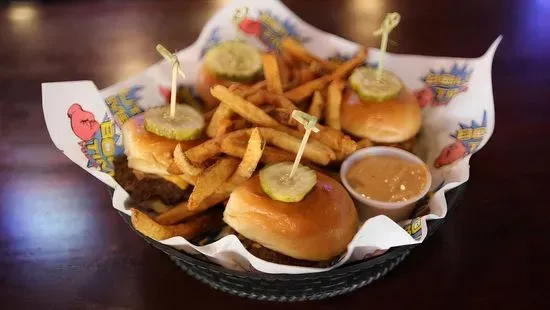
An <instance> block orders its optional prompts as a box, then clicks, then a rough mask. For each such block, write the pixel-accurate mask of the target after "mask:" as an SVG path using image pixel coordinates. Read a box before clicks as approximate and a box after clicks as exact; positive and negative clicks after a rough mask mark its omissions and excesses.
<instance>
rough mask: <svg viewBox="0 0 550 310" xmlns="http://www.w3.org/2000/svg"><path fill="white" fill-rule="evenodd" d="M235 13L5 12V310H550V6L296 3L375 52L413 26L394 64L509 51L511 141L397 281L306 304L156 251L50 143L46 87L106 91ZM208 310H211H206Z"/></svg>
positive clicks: (168, 7)
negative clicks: (196, 275)
mask: <svg viewBox="0 0 550 310" xmlns="http://www.w3.org/2000/svg"><path fill="white" fill-rule="evenodd" d="M225 2H226V1H177V2H176V1H170V2H165V1H137V2H126V1H125V2H116V1H89V2H78V3H76V4H71V3H68V2H65V1H63V2H55V3H49V4H34V5H33V4H31V5H21V4H12V5H4V6H3V7H2V8H0V107H1V110H0V111H1V112H0V121H1V122H0V136H1V137H2V140H1V142H0V305H2V306H0V307H1V308H2V309H163V308H174V307H179V308H185V309H197V308H199V307H201V308H204V309H208V308H211V307H212V306H217V309H232V308H239V309H258V308H261V309H266V310H267V309H277V308H283V307H284V308H285V309H306V308H308V309H309V308H319V309H333V308H365V307H372V306H376V307H377V308H378V307H380V308H382V309H384V308H385V309H396V308H411V309H421V307H422V308H426V309H435V308H448V307H449V306H450V307H451V308H460V309H473V308H484V309H499V308H506V309H508V308H516V309H526V308H529V307H531V306H533V307H535V306H536V307H535V308H539V307H541V306H542V305H543V304H544V303H546V306H548V303H549V302H548V297H547V296H548V295H546V297H545V295H544V293H547V292H548V290H549V289H550V286H549V285H548V283H549V282H550V281H548V277H549V276H550V273H549V270H550V269H549V267H548V258H549V256H548V242H549V237H550V233H549V229H548V218H549V217H550V211H549V210H550V209H549V208H548V202H547V201H548V200H547V199H548V196H547V191H548V187H547V184H548V175H550V165H549V164H548V154H549V153H550V147H549V145H550V144H549V143H548V142H546V143H544V141H548V139H549V138H548V137H549V136H550V87H549V86H550V52H549V51H550V18H549V16H550V3H549V2H548V1H542V0H539V1H534V0H533V1H520V0H518V1H508V0H493V1H489V0H486V1H477V0H468V1H438V0H433V1H397V0H393V1H382V0H356V1H352V0H349V1H336V0H334V1H332V0H326V1H298V0H294V1H285V2H286V4H287V5H288V6H289V7H290V8H291V9H292V10H294V11H295V12H296V13H297V14H298V15H299V16H300V17H302V18H303V19H304V20H305V21H307V22H309V23H311V24H312V25H314V26H316V27H318V28H320V29H323V30H326V31H329V32H332V33H335V34H337V35H340V36H343V37H345V38H348V39H350V40H353V41H356V42H359V43H362V44H365V45H367V46H374V45H376V42H377V39H375V38H373V37H372V36H371V32H372V31H373V30H374V29H375V27H376V25H377V24H378V23H379V22H380V20H381V18H382V16H383V15H384V14H385V13H386V12H389V11H398V12H400V13H401V14H402V15H403V19H402V22H401V24H400V26H399V27H398V28H397V29H396V30H395V31H394V33H393V39H394V40H395V41H397V42H399V45H397V46H392V49H393V51H395V52H398V53H407V54H425V55H441V56H458V57H477V56H479V55H481V54H482V53H483V52H484V51H485V50H486V48H487V47H488V46H489V44H490V43H491V42H492V41H493V40H494V39H495V38H496V37H497V36H498V35H499V34H501V33H502V34H504V40H503V41H502V44H501V46H500V48H499V49H498V51H497V53H496V56H495V60H494V65H493V81H494V86H493V88H494V98H495V108H496V115H497V116H496V119H497V126H496V130H495V132H494V135H493V137H492V138H491V140H490V142H489V143H488V144H487V146H486V147H485V148H484V149H483V150H481V151H480V152H479V153H477V154H476V155H475V156H474V157H473V159H472V161H471V175H470V181H469V182H468V187H467V191H466V193H465V196H464V198H463V200H462V202H461V204H460V205H459V206H458V207H457V209H456V212H454V214H452V216H451V217H450V218H449V219H448V221H447V223H446V224H445V225H444V226H443V228H442V229H441V230H440V231H438V233H437V234H436V235H435V236H434V237H433V238H432V239H431V240H428V241H427V242H426V243H425V244H423V245H422V246H421V247H418V248H417V249H415V250H414V251H413V253H412V254H411V255H410V256H409V258H408V259H406V260H405V261H404V262H403V263H402V264H401V265H400V266H398V267H397V268H396V269H395V270H394V271H393V272H391V273H390V274H389V275H388V276H387V277H385V278H384V279H382V280H380V281H376V282H375V283H373V284H372V285H370V286H368V287H365V288H363V289H360V290H358V291H356V292H354V293H351V294H348V295H345V296H340V297H336V298H333V299H330V300H326V301H319V302H307V303H298V304H277V303H268V302H254V301H250V300H246V299H241V298H238V297H234V296H230V295H227V294H225V293H221V292H218V291H215V290H213V289H210V288H209V287H207V286H206V285H204V284H202V283H199V282H198V281H196V280H194V279H193V278H191V277H189V276H187V275H186V274H185V273H184V272H182V271H180V270H179V269H178V268H177V267H176V266H175V265H174V264H173V263H172V262H171V261H170V260H169V259H168V257H167V256H166V255H164V254H163V253H161V252H159V251H158V250H156V249H154V248H152V247H151V246H149V245H147V244H146V243H145V242H144V241H143V240H142V239H141V238H140V237H138V236H137V235H136V234H134V233H133V232H132V231H131V230H130V229H129V228H128V227H127V226H126V224H124V223H123V221H122V219H121V218H120V217H119V215H118V214H117V213H116V212H114V210H113V209H112V208H111V206H110V197H109V194H108V193H107V191H106V187H105V185H103V184H102V183H100V182H99V181H97V180H96V179H94V178H93V177H92V176H91V175H89V174H87V173H86V172H84V171H83V170H81V169H80V168H78V167H76V166H75V165H74V164H72V162H70V161H69V160H68V159H67V158H65V157H64V155H63V154H62V153H61V152H59V151H58V150H57V149H56V148H55V147H54V145H53V144H52V142H51V140H50V138H49V136H48V133H47V131H46V127H45V123H44V119H43V115H42V107H41V90H40V83H42V82H48V81H61V80H77V79H90V80H93V81H94V82H95V83H96V84H97V86H98V87H99V88H103V87H105V86H108V85H110V84H112V83H115V82H117V81H121V80H124V79H125V78H127V77H130V76H132V75H134V74H136V73H139V72H140V71H142V70H143V69H145V68H146V67H148V66H149V65H150V64H152V63H153V62H155V61H157V60H158V55H157V54H156V52H155V50H154V48H153V47H154V45H155V44H156V43H157V42H163V43H165V44H166V46H172V47H179V48H183V47H185V46H187V45H189V44H190V43H192V42H193V41H194V40H195V38H196V37H197V36H198V34H199V32H200V30H201V28H202V26H203V24H204V23H205V22H206V21H207V20H208V18H209V17H210V16H211V15H212V14H213V13H214V12H215V11H216V10H217V9H218V8H220V7H221V6H222V5H223V4H224V3H225ZM195 307H197V308H195Z"/></svg>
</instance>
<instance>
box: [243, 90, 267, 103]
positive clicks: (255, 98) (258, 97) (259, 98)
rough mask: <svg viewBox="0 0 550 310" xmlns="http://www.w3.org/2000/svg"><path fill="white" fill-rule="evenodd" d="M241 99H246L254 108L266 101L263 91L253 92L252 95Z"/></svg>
mask: <svg viewBox="0 0 550 310" xmlns="http://www.w3.org/2000/svg"><path fill="white" fill-rule="evenodd" d="M243 98H246V100H247V101H248V102H250V103H252V104H253V105H255V106H259V105H262V104H264V103H265V101H266V98H265V91H263V90H259V91H257V92H255V93H254V94H252V95H250V96H248V97H243Z"/></svg>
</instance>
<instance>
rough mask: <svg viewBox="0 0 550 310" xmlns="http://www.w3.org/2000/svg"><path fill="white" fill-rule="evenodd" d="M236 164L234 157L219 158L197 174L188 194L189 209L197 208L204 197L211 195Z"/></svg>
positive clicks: (229, 174) (230, 173)
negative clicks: (191, 190)
mask: <svg viewBox="0 0 550 310" xmlns="http://www.w3.org/2000/svg"><path fill="white" fill-rule="evenodd" d="M238 164H239V162H238V161H237V159H235V158H231V157H224V158H220V159H219V160H218V161H217V162H216V163H215V164H214V165H212V166H210V167H208V168H207V169H206V170H204V171H203V172H202V173H201V174H199V175H198V176H197V181H196V183H195V187H194V188H193V192H192V193H191V196H189V201H188V205H187V207H188V208H189V210H193V209H197V208H198V207H199V205H200V203H201V202H202V201H203V200H204V199H205V198H206V197H208V196H210V195H212V194H213V193H214V192H215V191H216V189H218V188H219V187H220V186H221V185H222V184H223V183H224V182H225V180H227V179H228V178H229V177H230V176H231V175H232V174H233V172H234V171H235V169H236V168H237V165H238Z"/></svg>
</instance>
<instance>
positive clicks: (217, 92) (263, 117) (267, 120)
mask: <svg viewBox="0 0 550 310" xmlns="http://www.w3.org/2000/svg"><path fill="white" fill-rule="evenodd" d="M210 92H211V93H212V95H213V96H214V97H216V98H218V99H219V100H220V101H221V102H223V103H225V104H227V105H228V106H229V107H230V108H231V109H232V110H233V111H235V113H237V114H239V115H240V116H242V117H243V118H244V119H246V120H248V121H249V122H251V123H254V124H257V125H260V126H265V127H273V128H277V129H281V130H286V129H283V128H282V127H284V126H282V125H281V124H279V123H278V122H277V121H276V120H274V119H273V118H271V117H270V116H269V115H267V114H266V113H265V112H264V111H262V109H260V108H258V107H257V106H255V105H254V104H252V103H250V102H249V101H247V100H245V99H243V98H242V97H239V96H238V95H235V94H233V93H231V92H230V91H229V90H228V89H227V88H226V87H224V86H222V85H216V86H214V87H212V89H211V90H210Z"/></svg>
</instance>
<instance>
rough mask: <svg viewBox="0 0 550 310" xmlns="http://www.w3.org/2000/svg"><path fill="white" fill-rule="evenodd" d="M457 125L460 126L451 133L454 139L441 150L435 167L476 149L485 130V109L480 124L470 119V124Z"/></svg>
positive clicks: (451, 161) (439, 166)
mask: <svg viewBox="0 0 550 310" xmlns="http://www.w3.org/2000/svg"><path fill="white" fill-rule="evenodd" d="M458 125H459V127H460V128H459V129H458V130H457V131H455V132H454V133H453V134H451V137H452V138H453V139H455V141H454V142H453V143H451V144H449V145H447V146H446V147H444V148H443V149H442V150H441V153H440V154H439V156H438V157H437V159H436V160H435V162H434V167H435V168H441V167H443V166H446V165H449V164H452V163H454V162H455V161H457V160H459V159H461V158H463V157H465V156H466V155H468V154H471V153H473V152H474V151H475V150H476V149H477V147H478V146H479V144H480V143H481V141H482V140H483V136H484V135H485V132H486V131H487V111H483V120H482V121H481V124H479V123H477V122H476V121H472V122H471V124H470V125H465V124H462V123H459V124H458Z"/></svg>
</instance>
